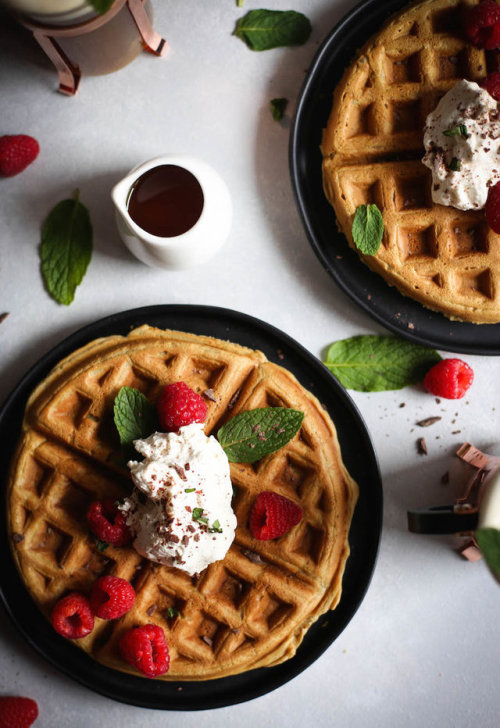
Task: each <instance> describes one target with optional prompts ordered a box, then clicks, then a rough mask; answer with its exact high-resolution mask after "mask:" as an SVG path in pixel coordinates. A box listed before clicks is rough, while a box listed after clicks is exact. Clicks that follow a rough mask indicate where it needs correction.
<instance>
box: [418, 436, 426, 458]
mask: <svg viewBox="0 0 500 728" xmlns="http://www.w3.org/2000/svg"><path fill="white" fill-rule="evenodd" d="M417 452H418V454H419V455H427V443H426V442H425V440H424V438H423V437H419V438H418V440H417Z"/></svg>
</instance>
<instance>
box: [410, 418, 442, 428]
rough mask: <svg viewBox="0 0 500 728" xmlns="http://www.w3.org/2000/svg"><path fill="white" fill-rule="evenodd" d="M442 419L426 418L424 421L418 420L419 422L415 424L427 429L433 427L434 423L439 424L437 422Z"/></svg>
mask: <svg viewBox="0 0 500 728" xmlns="http://www.w3.org/2000/svg"><path fill="white" fill-rule="evenodd" d="M441 419H443V418H442V417H426V418H425V420H420V421H419V422H416V423H415V424H417V425H418V426H419V427H429V426H430V425H433V424H434V423H435V422H439V420H441Z"/></svg>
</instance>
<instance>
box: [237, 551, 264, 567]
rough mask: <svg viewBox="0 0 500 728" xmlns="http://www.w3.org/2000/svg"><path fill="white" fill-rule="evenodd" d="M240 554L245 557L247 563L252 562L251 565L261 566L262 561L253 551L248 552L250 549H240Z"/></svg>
mask: <svg viewBox="0 0 500 728" xmlns="http://www.w3.org/2000/svg"><path fill="white" fill-rule="evenodd" d="M241 553H242V554H243V556H245V557H246V558H247V559H248V560H249V561H251V562H252V564H263V563H264V561H263V559H262V558H261V557H260V556H259V554H256V553H255V551H250V549H244V550H243V549H242V551H241Z"/></svg>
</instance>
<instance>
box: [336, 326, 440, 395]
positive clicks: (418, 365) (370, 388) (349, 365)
mask: <svg viewBox="0 0 500 728" xmlns="http://www.w3.org/2000/svg"><path fill="white" fill-rule="evenodd" d="M440 360H441V357H440V355H439V354H438V353H437V351H435V350H434V349H428V348H427V347H425V346H419V345H418V344H413V343H411V342H410V341H405V340H404V339H398V338H396V337H393V336H376V335H372V334H368V335H362V336H353V337H351V338H349V339H342V340H341V341H336V342H334V343H333V344H331V345H330V346H329V348H328V351H327V354H326V360H325V361H324V362H323V364H324V365H325V366H326V367H327V368H328V369H329V370H330V371H331V372H332V374H334V375H335V376H336V377H337V379H338V380H339V382H340V383H341V384H342V385H343V386H344V387H345V388H346V389H355V390H357V391H358V392H382V391H385V390H391V389H401V388H402V387H406V386H407V385H410V384H416V383H417V382H421V381H422V380H423V378H424V376H425V374H426V373H427V371H428V370H429V369H430V368H431V367H432V366H433V365H434V364H437V362H438V361H440Z"/></svg>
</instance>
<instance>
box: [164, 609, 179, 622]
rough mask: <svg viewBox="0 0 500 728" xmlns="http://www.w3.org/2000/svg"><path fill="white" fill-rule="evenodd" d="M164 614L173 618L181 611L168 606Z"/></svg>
mask: <svg viewBox="0 0 500 728" xmlns="http://www.w3.org/2000/svg"><path fill="white" fill-rule="evenodd" d="M166 614H167V617H169V619H173V618H174V617H180V616H181V613H180V612H179V610H178V609H174V607H168V608H167V612H166Z"/></svg>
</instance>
